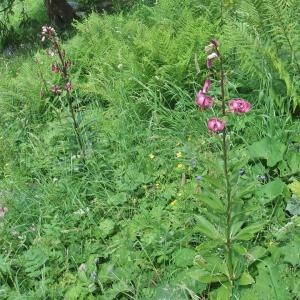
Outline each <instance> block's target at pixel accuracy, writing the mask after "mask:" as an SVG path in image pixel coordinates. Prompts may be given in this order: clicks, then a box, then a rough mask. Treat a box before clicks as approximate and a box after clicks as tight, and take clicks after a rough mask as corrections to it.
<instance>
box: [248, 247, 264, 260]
mask: <svg viewBox="0 0 300 300" xmlns="http://www.w3.org/2000/svg"><path fill="white" fill-rule="evenodd" d="M266 253H267V249H266V248H264V247H261V246H255V247H253V248H251V249H250V250H249V251H248V253H246V257H247V260H248V263H249V264H252V263H254V262H255V261H257V260H258V259H261V258H262V257H263V256H264V255H265V254H266Z"/></svg>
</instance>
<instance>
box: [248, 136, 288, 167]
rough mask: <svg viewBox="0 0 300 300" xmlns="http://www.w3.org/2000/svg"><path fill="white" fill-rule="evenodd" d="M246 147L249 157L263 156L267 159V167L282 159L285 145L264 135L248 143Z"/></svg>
mask: <svg viewBox="0 0 300 300" xmlns="http://www.w3.org/2000/svg"><path fill="white" fill-rule="evenodd" d="M248 149H249V153H250V156H251V158H253V159H257V158H264V159H266V160H267V165H268V167H274V166H275V165H276V164H277V163H278V162H280V161H282V160H283V155H284V152H285V150H286V145H285V144H283V143H281V142H279V141H277V140H274V139H272V138H270V137H265V138H263V139H262V140H260V141H258V142H255V143H253V144H252V145H250V146H249V148H248Z"/></svg>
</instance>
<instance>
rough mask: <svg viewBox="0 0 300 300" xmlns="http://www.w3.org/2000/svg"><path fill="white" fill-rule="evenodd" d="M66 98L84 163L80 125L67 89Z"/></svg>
mask: <svg viewBox="0 0 300 300" xmlns="http://www.w3.org/2000/svg"><path fill="white" fill-rule="evenodd" d="M67 100H68V106H69V111H70V113H71V117H72V121H73V128H74V131H75V134H76V139H77V143H78V145H79V147H80V151H81V154H82V161H83V163H84V164H86V160H85V156H86V155H85V154H86V153H85V149H84V143H83V140H82V134H81V129H80V125H79V124H78V122H77V120H76V115H75V111H74V108H73V105H72V100H71V97H70V92H69V91H67Z"/></svg>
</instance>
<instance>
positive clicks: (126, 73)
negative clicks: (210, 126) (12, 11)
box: [0, 0, 300, 300]
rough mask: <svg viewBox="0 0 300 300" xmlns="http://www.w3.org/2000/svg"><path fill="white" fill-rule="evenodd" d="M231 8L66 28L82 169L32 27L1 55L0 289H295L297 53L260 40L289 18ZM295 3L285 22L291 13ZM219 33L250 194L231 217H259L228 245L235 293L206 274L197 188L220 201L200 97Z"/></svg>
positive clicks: (5, 294)
mask: <svg viewBox="0 0 300 300" xmlns="http://www.w3.org/2000/svg"><path fill="white" fill-rule="evenodd" d="M141 2H143V1H141ZM199 2H200V3H199ZM227 2H228V1H224V3H223V4H224V5H223V6H222V7H221V6H220V7H219V4H218V3H219V1H187V0H186V1H177V0H172V1H171V0H161V1H157V3H156V4H155V5H154V6H147V5H143V3H140V4H139V5H136V7H135V8H134V9H132V11H130V12H128V13H126V14H125V13H124V14H122V13H120V14H114V15H104V16H103V15H102V16H99V15H97V14H91V15H90V16H89V17H88V18H86V19H85V20H83V21H82V22H81V23H80V22H78V23H75V24H74V27H75V33H76V34H74V35H72V38H70V39H69V40H65V41H64V43H63V48H64V50H65V52H66V54H67V55H68V57H69V58H70V59H71V60H72V68H71V71H70V78H71V81H72V87H73V90H72V94H71V95H72V101H73V107H74V109H75V112H76V118H77V121H78V122H79V123H80V126H81V128H82V136H83V140H84V143H85V151H86V154H85V156H86V162H85V164H84V165H83V163H82V160H81V157H80V151H79V149H78V145H77V142H76V135H75V133H74V129H73V126H72V119H71V117H70V113H69V110H68V103H67V102H66V101H65V98H64V94H63V95H62V96H59V97H57V96H54V95H53V93H52V92H51V86H52V85H54V84H55V83H56V81H57V80H58V75H57V74H54V73H53V72H51V64H52V63H53V57H52V56H49V55H47V46H46V45H45V44H43V43H42V42H41V41H40V39H41V38H40V36H37V37H36V45H35V46H34V47H33V48H31V49H29V48H28V47H25V48H24V51H20V52H17V53H15V54H14V55H9V56H7V55H6V54H5V53H4V54H3V55H2V56H1V58H0V59H1V67H0V68H1V79H2V80H1V82H0V112H1V118H0V125H1V126H0V164H1V169H0V172H1V173H0V176H1V181H0V208H1V209H2V210H0V249H1V251H0V299H12V300H15V299H103V300H109V299H140V300H142V299H153V300H156V299H157V300H158V299H172V300H173V299H179V300H181V299H230V298H231V299H241V300H244V299H270V300H271V299H278V300H281V299H298V298H299V297H300V286H299V275H300V273H299V264H300V258H299V249H300V239H299V226H300V219H299V214H300V204H299V201H300V187H299V186H300V183H299V180H300V179H299V169H300V154H299V146H300V139H299V132H300V123H299V119H298V118H297V109H299V103H300V102H299V87H298V81H299V80H298V77H299V72H298V71H297V70H298V69H297V68H298V62H297V61H298V60H297V55H298V53H299V51H298V50H297V49H296V48H295V47H287V45H293V44H295V45H298V44H299V43H298V44H297V42H296V41H295V40H296V39H297V38H299V37H298V36H296V35H293V33H292V31H289V33H288V34H287V32H288V31H287V30H286V29H284V33H285V36H289V34H290V35H291V36H292V37H291V38H290V39H285V40H283V39H280V38H277V39H276V37H275V36H273V35H270V34H268V30H269V31H270V32H272V33H274V35H275V29H278V30H279V29H282V30H283V28H285V27H282V26H281V27H280V26H279V25H280V24H279V23H278V22H276V23H275V22H274V25H272V22H271V21H270V20H271V18H270V16H269V12H270V7H271V1H241V3H240V2H239V1H230V2H228V3H227ZM251 2H253V3H254V4H255V5H256V6H255V5H254V4H253V5H250V4H251ZM281 2H282V1H275V2H274V3H276V4H278V5H280V4H282V3H281ZM290 2H291V4H290V6H284V5H283V4H282V5H283V6H284V9H285V10H286V12H285V14H284V13H283V14H282V18H283V19H282V20H286V19H287V18H288V17H290V16H291V14H292V13H293V10H295V12H294V13H295V14H296V10H297V9H299V8H297V7H296V6H295V5H294V2H296V1H294V2H293V1H290ZM28 3H33V2H32V1H28ZM35 3H36V2H35ZM247 3H248V6H247V5H246V4H247ZM259 3H264V6H259ZM28 5H29V4H28ZM29 7H31V6H30V5H29ZM36 7H37V6H33V11H34V10H35V8H36ZM268 9H269V10H268ZM232 12H235V13H234V14H233V13H232ZM251 12H256V13H257V14H258V12H259V13H260V14H261V16H258V15H257V14H254V13H253V14H251V15H250V13H251ZM240 16H242V18H240ZM251 17H252V18H253V19H251ZM284 17H286V19H284ZM291 19H292V21H291V23H289V24H291V27H293V28H298V27H299V24H298V23H297V22H299V21H298V20H295V19H293V18H291ZM282 22H283V23H281V24H285V23H284V22H285V21H282ZM292 22H293V24H292ZM278 24H279V25H278ZM292 25H293V26H292ZM272 26H273V27H272ZM278 26H279V27H278ZM245 32H246V34H247V35H246V37H245V35H244V33H245ZM278 32H279V31H277V33H276V34H277V37H278V36H280V37H281V35H280V34H279V33H278ZM214 37H217V38H218V39H219V40H220V42H221V48H222V50H223V55H224V58H225V62H224V66H225V69H226V72H225V73H226V77H228V80H227V82H226V93H227V95H228V97H242V98H246V99H247V100H248V101H250V102H251V103H252V110H251V112H250V113H248V114H246V115H245V116H243V117H242V118H240V117H239V116H237V117H232V118H231V119H230V121H229V128H228V130H229V132H230V134H229V143H230V146H231V150H230V153H231V154H230V155H231V156H230V157H231V159H232V162H233V164H235V165H237V166H238V167H239V168H241V169H242V170H243V172H242V173H241V175H240V176H238V179H237V182H238V183H236V184H239V186H241V187H242V189H243V190H242V191H247V192H246V193H245V194H244V195H242V196H241V203H242V204H243V205H244V210H245V211H244V212H243V213H244V214H245V218H247V219H245V220H244V223H242V224H241V225H240V226H241V227H242V228H247V225H248V224H258V227H256V228H254V229H253V228H252V229H251V230H252V231H251V230H250V231H249V232H247V233H246V235H247V237H246V238H244V239H242V240H241V241H240V242H239V244H238V247H237V249H236V252H237V253H238V254H239V255H240V259H239V261H238V262H237V263H236V269H237V273H238V268H240V266H243V270H245V271H243V272H242V274H241V275H240V277H239V278H237V280H236V283H235V285H234V289H233V291H232V295H230V293H228V289H227V286H226V284H225V283H224V282H225V280H224V281H223V280H222V279H220V278H221V277H220V276H219V273H221V272H222V270H219V269H218V270H217V271H218V272H217V273H218V274H215V269H217V268H218V267H220V266H219V262H220V259H221V260H222V259H223V258H224V256H223V253H222V251H220V248H218V247H216V246H215V244H214V241H211V240H210V229H209V228H206V229H203V226H200V225H199V223H198V217H199V216H206V217H207V218H208V217H209V218H210V222H211V223H213V225H214V226H216V227H218V226H221V225H220V224H221V222H220V220H219V219H218V215H217V214H216V215H214V214H212V215H211V214H209V213H210V212H211V211H213V209H212V208H211V206H210V204H209V203H207V202H205V199H206V198H205V197H204V195H205V192H206V191H207V190H212V194H214V197H215V198H216V199H218V198H220V199H221V198H222V196H221V191H222V186H221V185H222V184H220V182H222V180H221V179H220V178H222V176H223V175H222V173H221V172H220V169H221V170H222V161H220V147H219V140H220V135H218V134H210V133H209V132H208V131H207V128H206V116H205V115H204V114H203V113H202V112H199V111H198V109H197V106H196V105H195V98H196V93H197V92H198V90H199V89H200V87H201V85H202V83H203V82H204V79H205V78H206V76H207V71H206V68H205V63H204V61H205V57H206V56H205V53H204V47H205V45H207V43H208V42H209V40H210V39H211V38H214ZM242 37H243V38H242ZM253 41H255V43H254V42H253ZM292 41H294V42H293V43H292ZM286 43H287V44H286ZM216 72H217V71H216ZM215 75H216V74H215ZM218 84H219V82H218V80H217V79H215V80H214V86H213V87H212V92H211V93H212V95H213V96H214V97H215V98H220V97H221V95H220V92H219V86H218ZM233 124H234V126H233ZM233 175H234V174H233ZM4 208H5V210H4ZM202 225H203V224H202ZM236 230H237V231H238V229H236ZM215 258H216V260H215V265H214V269H211V270H209V271H207V269H206V267H205V265H206V264H210V265H211V264H212V260H214V259H215ZM218 259H219V260H218ZM220 269H221V268H220ZM203 270H206V271H207V272H210V273H209V274H208V273H205V274H204V275H205V276H204V275H203V272H202V271H203ZM225 273H226V272H225ZM215 275H216V277H214V276H215ZM223 277H224V276H223Z"/></svg>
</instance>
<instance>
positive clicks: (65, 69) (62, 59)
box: [54, 40, 86, 164]
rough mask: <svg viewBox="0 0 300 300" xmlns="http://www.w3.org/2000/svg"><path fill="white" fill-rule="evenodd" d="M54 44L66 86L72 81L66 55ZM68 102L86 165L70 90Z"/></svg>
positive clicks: (56, 43)
mask: <svg viewBox="0 0 300 300" xmlns="http://www.w3.org/2000/svg"><path fill="white" fill-rule="evenodd" d="M54 43H55V44H54V45H56V49H57V53H58V57H59V60H60V63H61V70H62V72H61V74H62V77H63V79H64V84H65V85H66V84H67V83H69V82H70V79H69V73H68V67H67V65H66V62H65V55H64V52H63V51H62V50H61V49H60V47H59V44H58V42H57V41H55V40H54ZM67 101H68V107H69V111H70V114H71V117H72V121H73V128H74V131H75V134H76V139H77V143H78V145H79V148H80V151H81V154H82V161H83V163H84V164H86V159H85V157H86V153H85V147H84V142H83V139H82V133H81V128H80V125H79V123H78V122H77V120H76V114H75V111H74V108H73V105H72V99H71V95H70V91H69V90H67Z"/></svg>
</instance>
